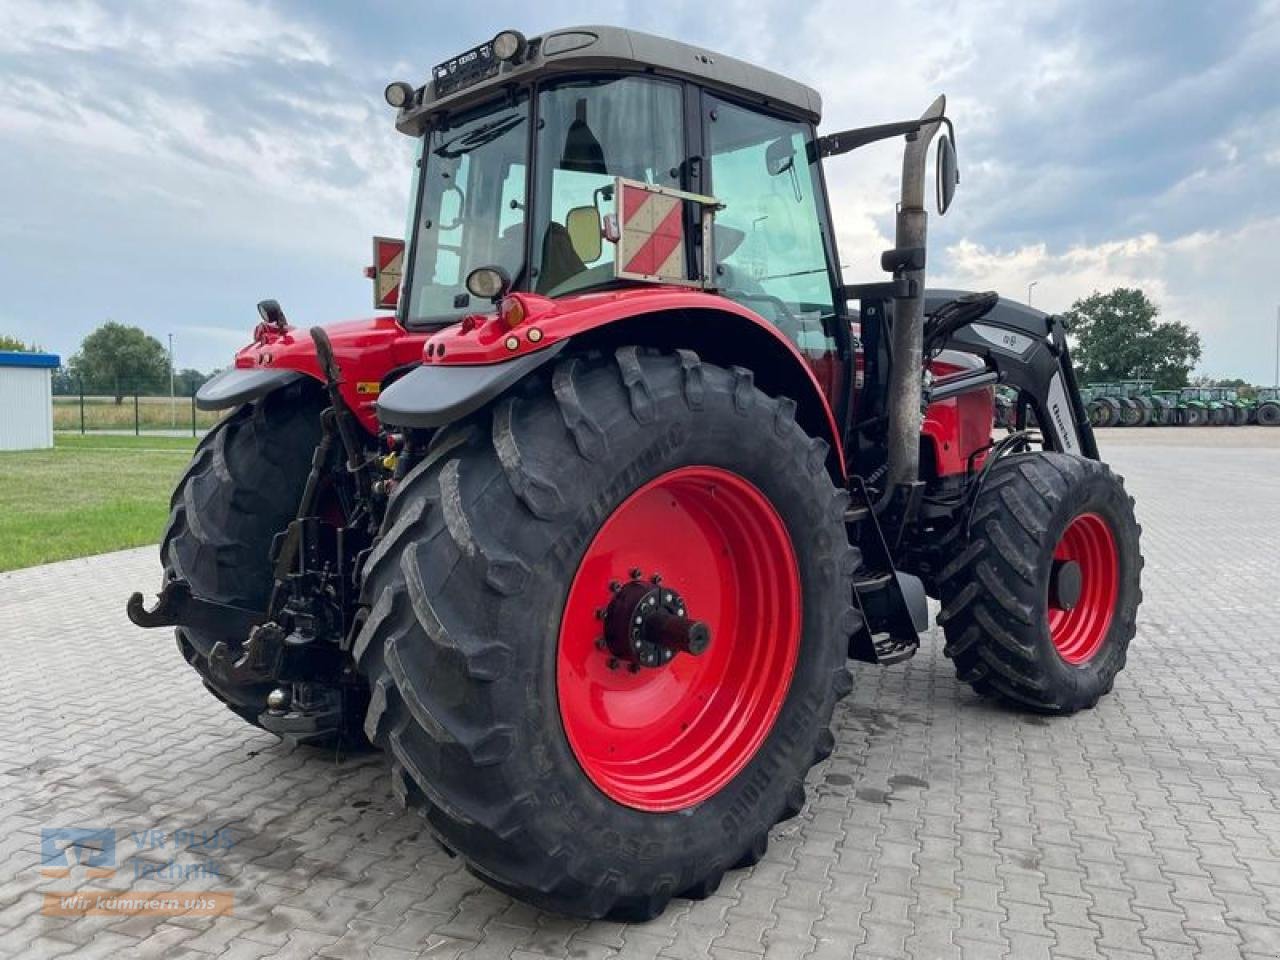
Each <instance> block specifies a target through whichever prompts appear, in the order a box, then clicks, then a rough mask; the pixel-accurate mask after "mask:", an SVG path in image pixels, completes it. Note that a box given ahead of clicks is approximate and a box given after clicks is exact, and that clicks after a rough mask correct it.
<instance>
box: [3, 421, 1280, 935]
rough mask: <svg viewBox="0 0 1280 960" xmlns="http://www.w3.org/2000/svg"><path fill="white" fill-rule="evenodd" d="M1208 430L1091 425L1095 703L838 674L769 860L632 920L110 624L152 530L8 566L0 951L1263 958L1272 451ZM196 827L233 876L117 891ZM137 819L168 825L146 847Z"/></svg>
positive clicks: (141, 569)
mask: <svg viewBox="0 0 1280 960" xmlns="http://www.w3.org/2000/svg"><path fill="white" fill-rule="evenodd" d="M1242 436H1243V435H1242ZM1250 436H1251V437H1252V434H1251V435H1250ZM1255 439H1256V438H1255ZM1278 439H1280V438H1278ZM1179 442H1180V444H1181V443H1185V444H1189V445H1193V444H1194V443H1195V442H1196V441H1195V440H1194V438H1188V439H1187V440H1186V441H1179ZM1252 442H1253V440H1252V439H1251V440H1250V443H1252ZM1213 446H1214V449H1212V450H1208V449H1196V448H1195V447H1194V446H1183V445H1179V446H1163V445H1142V444H1139V445H1136V446H1135V445H1133V444H1132V443H1130V444H1129V445H1126V440H1125V436H1124V435H1123V434H1119V433H1117V434H1114V435H1112V436H1110V437H1108V438H1107V440H1106V449H1105V452H1107V453H1108V454H1110V456H1111V459H1112V460H1113V462H1115V464H1116V465H1117V466H1118V467H1119V468H1120V469H1121V470H1122V471H1123V472H1124V473H1126V474H1127V475H1128V478H1129V482H1130V487H1131V489H1132V490H1133V491H1134V492H1135V494H1136V495H1137V497H1138V499H1139V513H1140V518H1141V520H1142V522H1143V524H1144V525H1145V528H1146V535H1145V549H1146V554H1147V568H1146V582H1145V591H1146V597H1147V602H1146V605H1145V606H1144V607H1143V609H1142V622H1141V626H1140V630H1139V635H1138V638H1137V640H1136V641H1135V643H1134V646H1133V649H1132V654H1131V657H1130V662H1129V668H1128V669H1127V670H1126V671H1125V673H1123V674H1122V675H1121V677H1120V679H1119V682H1118V683H1117V685H1116V689H1115V692H1114V693H1113V694H1112V695H1111V696H1110V697H1108V698H1106V699H1105V700H1104V701H1103V702H1102V703H1101V704H1100V705H1099V706H1098V708H1097V709H1096V710H1094V711H1092V712H1091V713H1087V714H1083V715H1080V716H1077V717H1073V718H1068V719H1054V720H1044V719H1040V718H1036V717H1029V716H1023V715H1019V714H1017V713H1014V712H1011V711H1008V710H1005V709H1002V708H1000V707H996V706H992V705H989V704H987V703H984V702H982V701H980V700H979V699H978V698H977V697H976V696H974V695H973V694H972V693H971V692H970V691H969V690H968V688H967V687H963V686H961V685H959V684H958V683H957V682H956V681H955V680H954V678H953V675H952V671H951V665H950V663H949V662H948V661H947V660H946V659H945V658H944V657H943V656H942V652H941V641H940V639H939V638H938V637H936V636H934V637H931V638H930V639H929V641H928V642H927V643H926V646H925V649H923V650H922V651H921V653H920V655H918V656H917V657H916V658H915V659H914V660H912V661H911V662H909V663H908V664H905V665H902V666H898V667H894V668H890V669H881V668H870V667H868V668H865V669H861V670H859V671H858V672H857V682H856V687H855V690H854V693H853V695H852V696H850V697H849V698H848V700H846V701H845V703H844V704H843V705H842V706H841V707H840V709H839V712H838V714H837V718H836V723H837V726H838V731H837V732H838V738H837V739H838V747H837V749H836V752H835V755H834V756H833V757H832V758H831V759H830V760H829V761H828V762H827V763H825V764H824V765H823V766H821V767H820V768H818V769H817V770H815V771H814V773H813V776H812V783H811V794H810V803H809V805H808V807H807V808H806V810H805V811H804V813H803V814H802V815H801V816H800V817H799V818H798V819H796V820H794V821H792V822H791V823H789V824H786V825H784V826H782V827H780V828H778V829H777V830H776V831H775V833H774V838H773V844H772V846H771V847H770V850H769V854H768V856H767V858H766V859H765V860H764V861H763V862H762V863H760V864H759V865H758V866H757V867H755V868H754V869H752V870H747V871H739V872H737V873H734V874H731V875H730V876H729V877H728V878H727V881H726V883H725V884H724V886H723V887H722V888H721V890H720V891H719V893H718V894H717V895H716V896H714V897H712V898H711V899H709V900H707V901H705V902H702V903H698V904H690V903H688V902H677V903H676V904H674V905H673V907H672V908H671V909H670V910H669V911H668V912H667V913H666V914H665V915H664V916H663V917H662V918H661V919H659V920H657V921H655V922H653V923H650V924H647V925H643V926H624V925H617V924H607V923H596V924H582V923H573V922H568V921H564V920H561V919H557V918H555V917H550V916H546V915H542V914H539V913H538V912H536V911H534V910H531V909H529V908H527V907H524V906H522V905H520V904H517V903H513V902H512V901H510V900H508V899H507V898H506V897H503V896H501V895H499V894H497V893H494V892H492V891H490V890H489V889H487V888H486V887H484V886H482V885H481V884H479V883H478V882H476V881H475V880H473V879H471V878H470V877H469V876H468V875H467V874H466V873H465V872H463V871H462V870H460V869H459V867H458V865H457V863H456V861H453V860H450V859H449V858H448V857H447V856H446V855H445V854H444V853H442V852H441V851H440V850H439V849H438V848H436V847H435V846H434V844H433V843H432V842H431V841H430V840H429V838H428V837H427V835H426V832H425V831H424V830H423V828H422V825H421V821H419V820H418V819H417V818H416V817H415V816H413V815H408V814H404V813H402V812H400V811H399V810H397V809H396V807H395V805H394V803H393V802H392V800H390V799H389V794H388V784H387V780H386V778H385V777H384V776H383V775H382V773H381V769H380V765H379V762H378V761H377V760H376V759H369V758H364V759H360V758H356V759H352V758H334V757H333V756H331V755H323V754H317V753H315V752H312V751H308V750H305V749H290V748H289V747H286V746H283V745H280V744H278V743H277V742H276V741H274V739H273V738H271V737H269V736H267V735H265V734H262V733H259V732H256V731H254V730H253V729H251V728H250V727H248V726H246V725H244V724H243V723H242V722H241V721H240V720H238V719H237V718H235V717H233V716H232V715H231V714H229V713H227V712H226V711H224V710H223V708H222V707H221V706H219V705H218V704H216V703H215V702H214V701H213V700H212V699H211V698H210V697H208V696H207V695H205V694H204V692H203V691H202V689H201V688H200V687H199V684H198V683H197V682H196V680H195V677H194V675H193V674H192V673H191V672H190V671H189V670H188V669H187V668H186V667H185V666H184V665H183V664H182V662H181V661H180V659H179V657H178V654H177V652H176V650H175V648H174V645H173V641H172V639H171V638H170V637H169V636H168V635H167V634H165V633H162V632H160V631H155V632H144V631H140V630H136V629H134V628H133V627H132V626H130V625H129V624H128V622H127V621H126V620H125V618H124V615H123V610H122V603H123V600H124V597H125V596H126V595H127V593H128V592H129V591H130V590H131V589H133V588H134V587H139V586H140V587H150V586H152V585H153V584H154V583H155V581H156V579H157V566H156V560H155V556H154V550H153V549H151V548H148V549H144V550H140V551H130V552H126V553H119V554H114V555H110V556H106V557H100V558H96V559H89V560H79V561H71V562H67V563H61V564H55V565H52V566H48V567H42V568H37V569H33V570H27V571H22V572H18V573H13V574H6V575H3V576H0V598H3V599H2V600H0V604H2V606H0V719H3V729H4V730H5V736H4V738H3V740H0V955H3V956H6V957H8V956H23V957H28V956H54V955H69V956H77V957H96V956H101V957H109V956H142V957H151V956H154V957H160V956H164V957H179V956H188V957H201V958H208V957H214V956H219V957H224V958H253V957H264V956H279V957H301V956H310V955H321V956H332V957H355V956H364V955H370V956H380V957H411V956H425V957H432V958H441V960H453V958H456V957H461V956H466V957H467V958H469V960H487V958H499V960H506V958H512V960H536V958H540V957H565V958H575V960H594V958H606V957H611V956H615V955H616V956H621V957H623V958H635V960H640V958H658V957H661V958H666V960H700V958H703V957H708V956H710V957H713V958H716V960H754V958H757V957H765V958H767V960H782V958H802V957H809V958H814V960H827V958H836V957H850V956H855V955H856V956H857V957H868V958H871V957H877V958H892V957H917V958H931V960H932V958H951V957H964V958H985V957H991V958H996V957H1008V958H1014V960H1023V958H1037V957H1050V956H1051V957H1074V958H1081V960H1087V958H1091V957H1098V956H1102V957H1113V958H1131V957H1132V958H1138V957H1159V958H1162V960H1163V958H1183V957H1205V958H1215V957H1237V956H1245V957H1254V958H1259V960H1260V958H1263V957H1276V956H1277V955H1280V808H1278V807H1277V799H1278V797H1280V662H1278V660H1277V653H1280V606H1278V605H1277V600H1276V598H1277V590H1276V587H1277V571H1278V569H1280V563H1278V562H1277V561H1280V550H1277V547H1276V542H1277V539H1278V535H1280V451H1277V449H1276V448H1275V447H1276V445H1275V444H1274V443H1271V442H1270V441H1269V440H1267V441H1264V442H1263V443H1262V444H1261V445H1259V446H1256V447H1254V448H1249V444H1246V443H1244V442H1243V441H1242V442H1241V445H1240V446H1238V447H1235V446H1230V445H1224V443H1223V441H1222V438H1220V437H1217V436H1215V438H1214V441H1213ZM68 826H90V827H107V828H110V829H112V830H114V831H115V832H116V833H117V835H118V840H117V847H118V863H119V872H118V873H117V874H116V876H115V877H113V878H110V879H100V880H88V879H86V878H85V874H84V872H83V870H84V868H83V867H77V868H75V870H74V871H73V874H72V877H71V878H70V879H48V878H45V877H42V876H41V872H40V837H41V829H42V828H43V827H68ZM218 828H224V829H226V830H228V831H229V833H224V834H221V835H220V836H230V837H231V838H232V839H233V840H234V846H232V847H231V848H230V849H227V850H215V851H213V852H212V854H211V856H212V857H213V859H214V860H215V861H216V865H217V868H218V869H219V870H220V871H221V872H222V873H223V874H225V877H226V879H222V878H219V877H216V876H212V877H208V878H205V879H201V878H198V877H196V878H189V879H187V880H185V881H183V882H177V883H175V881H173V880H154V879H148V880H141V881H138V882H136V883H134V882H133V874H134V873H135V872H136V870H137V869H138V865H139V864H152V865H158V864H163V863H164V862H165V861H166V860H167V859H169V858H175V859H176V861H177V862H178V863H179V864H180V865H181V864H186V865H188V866H191V865H199V864H200V863H202V862H205V856H208V855H210V854H208V853H206V854H205V855H202V854H201V853H200V852H199V851H193V850H188V849H185V848H183V849H179V850H177V851H175V848H174V834H175V832H176V831H182V830H196V831H214V830H217V829H218ZM145 831H158V832H159V833H160V834H162V835H163V836H164V838H165V843H164V844H163V845H158V846H155V847H153V848H151V849H146V850H143V851H141V852H139V843H138V841H139V840H145V839H148V838H150V839H153V840H155V839H157V838H155V837H150V835H144V832H145ZM93 887H97V888H99V889H111V888H126V887H132V888H134V889H139V890H149V891H164V890H174V889H177V890H179V891H183V892H187V893H193V892H194V893H198V892H202V891H214V890H231V891H233V892H234V896H235V903H234V910H233V912H232V913H231V914H230V915H227V916H221V917H217V918H213V917H186V918H184V917H178V918H164V917H132V918H121V917H111V916H94V917H76V918H71V917H54V916H45V915H42V913H41V909H42V903H43V898H42V893H43V892H44V891H50V890H67V889H85V888H93Z"/></svg>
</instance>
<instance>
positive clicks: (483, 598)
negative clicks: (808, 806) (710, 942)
mask: <svg viewBox="0 0 1280 960" xmlns="http://www.w3.org/2000/svg"><path fill="white" fill-rule="evenodd" d="M794 413H795V404H794V403H793V402H792V401H790V400H788V399H785V398H782V399H775V398H771V397H769V396H767V395H765V394H763V393H762V392H760V391H759V390H758V389H756V388H755V386H754V385H753V381H752V376H751V373H750V372H749V371H747V370H744V369H741V368H734V369H732V370H726V369H723V368H720V367H716V366H713V365H711V364H708V363H703V362H701V361H700V360H699V358H698V357H697V356H696V355H694V354H692V353H689V352H686V351H680V352H679V353H677V354H674V355H672V354H666V355H663V354H654V353H645V352H642V351H640V350H638V349H637V348H634V347H628V348H623V349H620V350H618V351H617V353H616V356H614V357H611V358H608V359H604V358H596V357H592V358H570V359H568V360H563V361H561V362H559V363H558V365H557V366H556V368H555V370H554V373H553V374H552V376H551V377H550V378H549V379H535V380H533V381H532V382H529V383H526V384H525V385H523V387H522V388H520V392H519V393H518V395H516V396H508V397H506V398H503V399H501V400H499V401H498V402H497V403H496V404H495V405H493V407H492V408H491V409H490V410H488V411H486V412H482V414H480V415H478V416H477V417H475V418H473V419H472V420H471V421H470V422H469V423H468V424H466V425H463V426H460V427H454V428H450V429H448V430H447V431H446V432H445V434H444V435H443V436H442V437H440V438H438V439H437V441H436V444H435V449H434V451H433V452H432V453H431V454H429V456H428V458H427V460H426V461H425V462H423V463H422V464H420V465H418V467H416V468H415V469H414V471H413V472H412V473H411V474H410V475H409V477H407V478H406V480H405V482H404V483H403V485H402V486H401V487H400V488H399V489H398V490H397V492H396V494H395V496H394V497H393V499H392V501H391V503H390V505H389V508H388V513H387V517H386V521H385V523H384V527H383V531H384V532H383V534H382V537H381V540H380V543H379V545H378V546H377V547H376V548H375V550H374V553H373V554H372V556H371V557H370V560H369V563H368V565H367V567H366V574H365V576H366V579H365V592H364V598H365V602H366V603H367V604H368V605H369V606H370V611H369V614H368V619H367V621H366V623H365V626H364V628H363V630H362V631H361V634H360V636H359V639H358V640H357V643H356V645H355V649H354V653H355V655H356V657H357V662H358V664H359V666H360V669H361V671H362V672H363V673H365V675H366V676H368V678H369V680H370V683H371V685H372V699H371V703H370V707H369V712H368V718H367V721H366V728H365V729H366V732H367V733H368V735H369V736H370V737H371V738H372V739H374V740H375V741H376V742H377V743H379V744H380V745H383V746H385V747H386V749H387V753H388V756H389V757H390V759H391V762H392V768H393V784H394V786H395V788H396V790H397V792H399V793H400V794H401V795H402V797H403V799H404V800H405V801H407V802H408V803H410V804H412V805H416V806H419V807H421V808H422V810H423V812H424V814H425V816H426V818H427V821H428V823H429V824H430V826H431V828H432V830H433V832H434V833H435V834H436V836H437V837H438V838H439V839H440V841H441V842H442V843H443V844H444V845H445V846H446V847H448V848H449V849H451V850H453V851H456V852H457V853H458V854H459V855H460V856H462V857H463V858H464V859H465V860H466V862H467V865H468V867H469V868H470V869H471V870H472V871H473V872H474V873H476V874H477V875H478V876H480V877H481V878H483V879H485V880H486V881H488V882H490V883H491V884H493V885H494V886H496V887H498V888H499V889H501V890H504V891H506V892H508V893H510V894H512V895H513V896H516V897H518V898H520V899H523V900H525V901H527V902H530V903H532V904H534V905H536V906H538V907H541V908H544V909H549V910H552V911H555V912H558V913H564V914H569V915H574V916H580V917H602V916H611V917H615V918H625V919H646V918H650V917H653V916H655V915H657V914H658V913H660V912H661V911H662V910H663V909H664V907H665V906H666V904H667V902H668V900H669V899H670V898H671V897H673V896H688V897H702V896H706V895H709V894H710V893H711V892H712V891H714V890H715V888H716V887H717V885H718V884H719V882H720V878H721V876H722V875H723V874H724V872H725V871H726V870H727V869H730V868H733V867H735V866H744V865H748V864H751V863H754V862H755V861H756V860H758V859H759V857H760V856H761V855H762V854H763V852H764V849H765V847H766V844H767V842H768V833H769V830H770V828H771V827H772V826H773V825H774V824H775V823H777V822H779V821H780V820H783V819H786V818H788V817H791V816H794V815H795V814H796V813H798V812H799V811H800V809H801V807H802V805H803V803H804V778H805V775H806V773H807V771H808V770H809V768H810V766H812V765H813V764H814V763H815V762H818V761H819V760H821V759H823V758H825V757H826V756H827V755H828V754H829V753H830V751H831V748H832V744H833V739H832V736H831V733H830V732H829V730H828V724H829V722H830V718H831V712H832V709H833V707H834V705H835V702H836V701H837V699H839V697H841V696H842V695H844V694H845V693H847V692H848V690H849V689H850V685H851V683H850V678H849V674H848V672H847V670H846V669H845V663H846V657H847V644H848V637H849V635H850V634H851V633H852V632H853V630H854V629H856V627H857V625H858V621H857V618H856V614H855V613H854V610H853V608H852V605H851V593H850V577H851V576H852V573H853V571H854V570H855V568H856V565H857V560H858V557H857V553H856V551H855V550H854V549H853V548H852V547H851V546H850V545H849V544H848V541H847V538H846V535H845V529H844V524H843V512H844V509H845V505H846V503H847V499H848V498H847V494H846V493H844V492H843V491H837V489H836V488H835V487H834V485H833V484H832V482H831V479H830V476H829V475H828V473H827V469H826V466H825V463H826V459H827V454H828V450H827V445H826V444H825V443H824V442H822V441H821V440H816V439H812V438H810V437H808V436H806V435H805V433H804V431H803V430H802V429H801V428H800V427H799V426H798V425H797V423H796V421H795V419H794ZM654 574H658V575H659V576H660V580H659V581H658V584H660V585H661V592H662V593H663V594H665V593H666V591H667V588H668V587H669V588H670V589H671V590H672V591H673V594H672V595H673V596H677V597H678V602H677V601H671V603H672V606H671V610H672V611H676V612H679V611H681V610H683V609H684V607H683V605H684V604H687V607H688V610H687V613H688V616H689V617H690V618H696V619H697V620H699V621H703V622H705V624H706V625H707V626H708V627H709V629H710V636H711V640H710V646H709V648H707V650H706V651H705V652H703V653H701V654H699V655H697V656H694V655H693V654H691V653H687V652H682V653H678V654H676V655H675V656H674V658H673V659H670V661H669V662H668V661H665V660H664V661H663V662H662V663H661V664H660V665H658V666H656V667H655V666H649V665H639V664H635V665H634V667H633V665H632V664H631V663H629V662H625V661H624V659H623V658H622V657H621V656H620V655H619V651H618V650H617V649H616V648H615V647H614V646H613V641H614V639H616V638H615V637H614V634H613V633H612V632H611V631H612V630H613V619H612V616H613V612H614V605H615V603H624V602H627V603H629V602H631V601H629V600H628V601H624V600H623V598H624V597H630V596H631V594H632V592H635V593H636V595H637V596H639V595H640V594H643V593H644V591H645V590H646V589H647V588H648V586H649V584H651V583H652V582H653V581H652V579H651V578H652V577H653V575H654ZM663 602H665V601H663ZM641 610H642V605H641V606H640V607H637V608H636V610H635V611H632V612H637V611H641ZM598 612H599V613H598ZM740 614H741V616H740ZM601 615H603V619H600V616H601ZM622 622H623V623H624V625H625V624H627V623H630V622H631V621H630V618H629V617H628V616H624V617H623V618H622ZM646 629H647V626H646ZM606 634H607V635H608V636H609V638H610V639H609V640H608V642H606V639H605V635H606ZM644 636H645V638H649V637H650V636H651V635H650V634H648V633H645V634H644ZM597 641H598V642H597ZM700 678H701V679H700ZM735 695H741V696H742V697H743V700H741V701H738V702H737V708H735V705H734V704H735V701H734V697H735ZM738 708H740V709H738Z"/></svg>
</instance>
